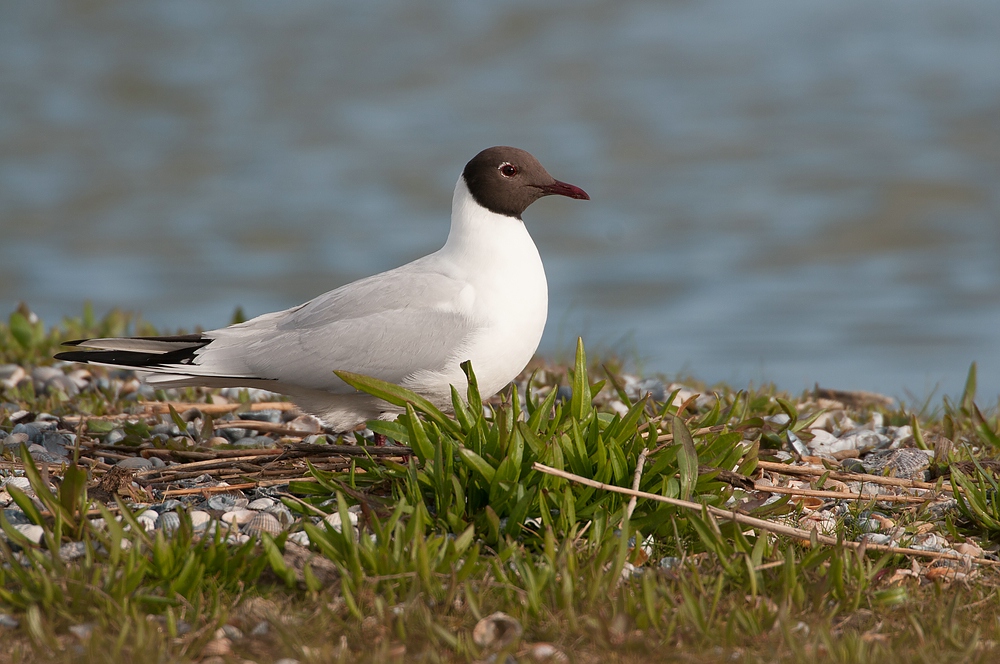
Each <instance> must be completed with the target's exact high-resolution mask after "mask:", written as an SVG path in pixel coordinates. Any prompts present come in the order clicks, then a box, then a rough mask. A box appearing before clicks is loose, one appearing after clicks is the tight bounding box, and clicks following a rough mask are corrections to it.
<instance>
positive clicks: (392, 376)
mask: <svg viewBox="0 0 1000 664" xmlns="http://www.w3.org/2000/svg"><path fill="white" fill-rule="evenodd" d="M420 264H421V261H417V262H416V263H411V264H409V265H406V266H403V267H401V268H397V269H395V270H390V271H389V272H384V273H382V274H378V275H375V276H372V277H368V278H366V279H362V280H360V281H355V282H353V283H350V284H348V285H346V286H344V287H342V288H339V289H337V290H334V291H330V292H329V293H326V294H324V295H321V296H319V297H317V298H316V299H314V300H311V301H309V302H307V303H305V304H303V305H301V306H298V307H295V308H293V309H289V310H287V311H282V312H278V313H274V314H266V315H264V316H260V317H258V318H255V319H253V320H250V321H247V322H246V323H243V324H240V325H234V326H232V327H228V328H223V329H221V330H214V331H212V332H209V333H207V335H206V336H209V337H212V338H213V339H214V341H213V342H212V343H211V344H209V345H208V346H206V347H205V348H203V349H202V350H201V351H199V353H198V355H199V356H198V359H196V360H195V364H196V365H198V366H199V369H201V370H202V371H203V372H204V374H205V375H220V374H229V375H250V376H255V377H259V378H266V379H275V380H278V381H281V382H284V383H290V384H294V385H300V386H302V387H308V388H312V389H322V390H329V391H336V392H349V391H351V390H350V388H348V387H347V386H346V385H344V383H342V382H341V381H340V380H339V379H338V378H337V377H336V376H335V375H334V374H333V372H334V371H335V370H344V371H351V372H355V373H360V374H365V375H368V376H374V377H376V378H380V379H382V380H386V381H389V382H393V383H400V382H403V380H404V379H405V378H406V377H407V376H410V375H411V374H413V373H414V372H417V371H421V370H430V371H439V370H443V369H444V368H445V367H446V366H447V365H448V363H449V361H450V359H451V358H452V357H453V356H454V355H455V353H456V351H458V350H459V349H460V348H461V347H462V346H463V344H464V343H465V342H466V340H467V339H468V338H469V337H470V336H471V335H472V334H473V333H474V332H475V325H474V322H473V321H472V320H471V319H469V318H468V317H467V316H465V315H463V313H462V311H467V310H468V309H467V307H466V306H463V303H468V301H469V299H470V298H471V297H474V293H473V292H472V291H471V289H472V287H471V286H470V285H468V284H467V283H466V282H465V281H464V280H462V279H459V278H456V277H455V276H453V275H448V274H446V273H444V272H440V271H427V270H423V269H420ZM199 373H202V372H201V371H200V372H199Z"/></svg>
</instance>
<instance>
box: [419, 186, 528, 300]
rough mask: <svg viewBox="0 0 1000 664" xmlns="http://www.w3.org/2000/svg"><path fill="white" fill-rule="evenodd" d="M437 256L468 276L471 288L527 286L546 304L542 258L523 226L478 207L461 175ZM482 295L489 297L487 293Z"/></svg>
mask: <svg viewBox="0 0 1000 664" xmlns="http://www.w3.org/2000/svg"><path fill="white" fill-rule="evenodd" d="M437 254H438V255H439V256H440V257H441V258H444V259H446V260H448V261H450V262H451V263H452V264H453V265H455V266H456V267H458V268H459V269H460V270H461V271H463V272H464V273H465V274H464V278H465V279H467V280H468V281H469V282H470V283H472V284H476V285H482V284H484V283H487V282H497V283H502V284H504V285H503V286H496V287H495V290H491V291H489V292H496V293H506V292H508V291H514V290H517V289H518V288H525V289H528V290H529V291H530V292H534V293H539V294H540V295H539V297H538V299H540V300H542V301H544V300H545V298H546V284H545V270H544V268H543V267H542V259H541V257H540V256H539V255H538V249H537V248H536V247H535V243H534V242H533V241H532V240H531V236H530V235H529V234H528V229H527V228H525V226H524V222H523V221H521V220H520V219H515V218H514V217H507V216H505V215H502V214H497V213H496V212H490V211H489V210H487V209H486V208H484V207H483V206H481V205H479V203H477V202H476V200H475V199H474V198H473V197H472V194H471V193H469V188H468V187H467V186H466V184H465V179H464V178H461V177H460V178H459V179H458V184H457V185H455V197H454V199H453V201H452V208H451V231H450V232H449V233H448V240H447V242H445V244H444V247H442V248H441V249H440V250H439V251H438V252H437ZM514 284H517V285H514ZM480 296H481V297H486V292H481V293H480Z"/></svg>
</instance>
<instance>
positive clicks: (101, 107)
mask: <svg viewBox="0 0 1000 664" xmlns="http://www.w3.org/2000/svg"><path fill="white" fill-rule="evenodd" d="M539 4H540V3H534V2H527V1H524V2H492V3H463V2H458V1H454V2H448V1H445V0H434V1H431V2H424V3H419V6H417V5H414V3H408V2H402V1H397V2H393V1H389V0H381V1H372V2H365V3H329V2H320V1H318V0H316V1H306V0H301V1H293V2H283V3H271V2H250V1H244V2H240V3H226V4H223V3H205V2H201V1H197V2H195V1H178V2H150V3H128V2H118V1H112V0H107V1H93V2H81V3H58V2H54V1H50V0H31V1H30V2H29V1H27V0H24V1H17V0H15V1H13V2H6V3H3V4H2V5H0V312H7V311H10V310H11V309H12V308H13V307H14V306H16V304H17V302H18V301H19V300H25V301H27V302H29V303H30V305H31V306H32V307H33V308H34V309H35V310H36V311H37V312H38V313H39V314H40V315H42V317H43V318H45V319H46V320H55V319H58V318H59V317H61V316H63V315H76V314H78V313H79V312H80V309H81V304H82V302H83V301H84V300H86V299H89V300H92V301H93V302H94V305H95V307H96V309H97V311H98V312H103V311H105V310H107V309H109V308H111V307H115V306H118V307H122V308H125V309H129V310H138V311H141V312H142V314H143V315H144V317H145V318H147V319H149V320H151V321H152V322H154V323H155V324H157V325H158V326H161V327H164V328H170V329H174V328H178V327H183V328H193V327H195V326H202V327H215V326H220V325H224V324H226V323H228V321H229V318H230V316H231V314H232V312H233V310H234V308H235V307H236V306H237V305H240V306H242V307H243V308H244V309H245V310H246V312H247V313H248V314H251V315H254V314H259V313H264V312H267V311H271V310H274V309H279V308H285V307H288V306H291V305H294V304H297V303H299V302H301V301H304V300H306V299H308V298H310V297H313V296H315V295H317V294H319V293H321V292H323V291H325V290H328V289H330V288H332V287H335V286H337V285H340V284H342V283H346V282H347V281H350V280H352V279H355V278H358V277H361V276H365V275H367V274H370V273H373V272H376V271H380V270H384V269H387V268H390V267H393V266H395V265H398V264H400V263H402V262H405V261H407V260H410V259H413V258H415V257H417V256H420V255H423V254H425V253H427V252H429V251H432V250H434V249H436V248H437V247H438V246H440V244H441V243H442V242H443V241H444V238H445V236H446V234H447V220H448V213H449V206H450V200H451V191H452V188H453V186H454V183H455V180H456V178H457V176H458V173H459V172H460V170H461V168H462V166H463V165H464V163H465V162H466V161H467V160H468V159H469V158H470V157H471V156H472V155H473V154H475V153H476V152H477V151H478V150H480V149H481V148H483V147H487V146H489V145H495V144H511V145H516V146H519V147H523V148H526V149H528V150H530V151H531V152H533V153H534V154H535V155H536V156H538V157H539V159H540V160H541V161H542V163H543V164H545V165H546V166H547V167H548V169H549V170H550V171H551V172H552V173H553V174H554V175H555V176H556V177H558V178H560V179H564V180H567V181H569V182H572V183H574V184H577V185H579V186H581V187H583V188H585V189H586V190H587V191H588V192H589V193H590V194H591V196H592V198H593V200H592V201H591V202H590V203H579V202H577V201H569V200H555V199H546V200H544V201H541V202H540V203H538V204H536V205H535V206H533V207H532V208H531V209H530V210H529V211H528V213H527V214H526V222H527V223H528V224H529V226H530V228H531V231H532V234H533V235H534V237H535V239H536V242H537V244H538V245H539V249H540V251H541V253H542V256H543V260H544V261H545V264H546V268H547V271H548V275H549V287H550V303H551V304H550V317H549V325H548V328H547V330H546V334H545V337H544V339H543V341H542V348H541V350H542V352H544V353H547V354H550V355H554V354H558V353H560V352H568V350H569V349H571V348H572V346H573V342H574V339H575V337H576V336H577V335H581V334H582V335H583V336H584V339H585V340H586V341H587V342H588V346H590V347H592V348H595V349H596V348H602V349H612V350H617V351H619V352H621V353H623V354H625V355H626V356H628V357H630V358H632V359H633V360H635V361H637V362H638V363H639V364H640V365H641V367H642V368H643V369H644V370H645V371H647V372H652V371H659V372H665V373H667V374H676V373H678V372H684V373H688V374H691V375H693V376H695V377H697V378H699V379H702V380H705V381H708V382H715V381H723V380H725V381H730V382H732V383H734V384H736V385H743V384H746V383H747V382H748V381H753V382H755V383H760V382H763V381H774V382H776V383H777V384H778V385H779V386H780V387H782V388H785V389H790V390H801V389H805V388H809V387H811V386H813V385H814V384H815V383H819V384H821V385H823V386H828V387H837V388H848V389H850V388H855V389H871V390H879V391H883V392H887V393H889V394H892V395H895V396H902V397H904V398H908V397H907V394H908V393H909V394H912V395H913V396H914V397H917V398H919V397H924V396H927V395H928V394H929V393H930V392H931V391H932V390H934V389H935V388H936V387H937V388H938V389H939V391H943V392H945V393H950V394H954V393H956V392H957V391H959V390H960V388H961V385H962V383H963V381H964V378H965V373H966V371H967V369H968V366H969V364H970V363H971V362H972V361H974V360H975V361H978V363H979V368H980V372H979V373H980V387H981V401H983V402H984V403H990V402H992V401H993V400H994V399H995V397H996V395H997V394H998V393H1000V371H998V370H1000V347H998V343H997V339H998V334H1000V333H998V330H1000V258H998V248H1000V186H998V184H1000V66H997V63H998V62H1000V39H997V35H1000V4H998V3H996V2H993V1H992V0H958V1H953V2H949V3H940V2H929V1H922V0H911V1H908V2H905V3H904V2H871V1H861V0H847V1H844V2H838V3H801V2H795V1H792V0H781V1H778V0H773V1H772V0H766V1H765V0H754V1H753V2H718V1H704V2H684V1H675V2H659V1H653V0H649V1H643V0H633V1H628V2H622V1H614V2H612V1H610V0H594V1H592V2H575V1H574V2H569V1H568V0H567V1H564V2H548V3H545V5H544V7H540V6H539Z"/></svg>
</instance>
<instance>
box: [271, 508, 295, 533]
mask: <svg viewBox="0 0 1000 664" xmlns="http://www.w3.org/2000/svg"><path fill="white" fill-rule="evenodd" d="M264 511H265V512H267V513H268V514H270V515H272V516H274V518H276V519H277V520H278V523H280V524H281V525H283V526H285V527H286V528H287V527H288V526H290V525H292V523H294V521H295V517H294V516H292V511H291V510H290V509H288V508H287V507H285V505H284V504H283V503H275V504H274V505H271V506H270V507H268V508H267V509H266V510H264Z"/></svg>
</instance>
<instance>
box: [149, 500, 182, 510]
mask: <svg viewBox="0 0 1000 664" xmlns="http://www.w3.org/2000/svg"><path fill="white" fill-rule="evenodd" d="M183 504H184V503H182V502H181V501H179V500H177V499H176V498H167V499H166V500H164V501H163V502H162V503H156V504H155V505H152V509H154V510H156V511H157V512H160V513H163V512H172V511H173V510H176V509H177V508H178V507H180V506H181V505H183Z"/></svg>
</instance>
